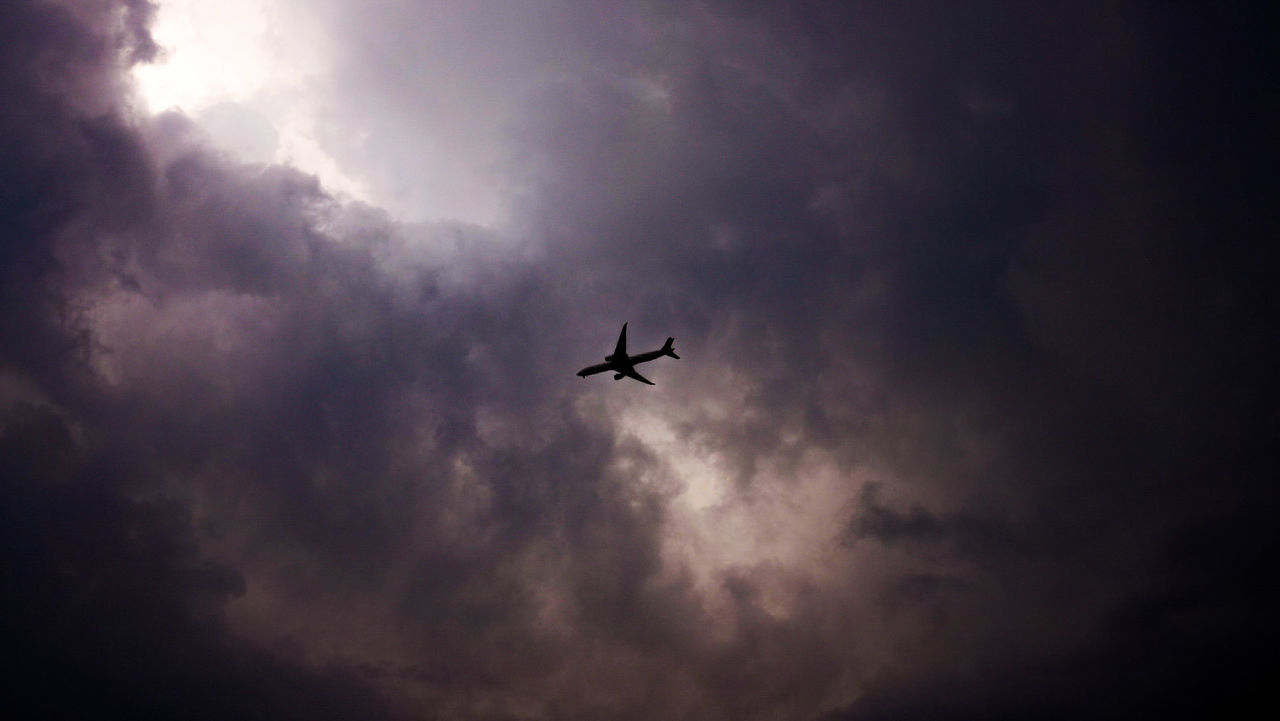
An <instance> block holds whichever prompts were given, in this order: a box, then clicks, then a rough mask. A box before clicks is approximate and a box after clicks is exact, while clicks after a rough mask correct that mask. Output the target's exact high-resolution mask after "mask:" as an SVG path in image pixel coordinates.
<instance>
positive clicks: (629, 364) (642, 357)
mask: <svg viewBox="0 0 1280 721" xmlns="http://www.w3.org/2000/svg"><path fill="white" fill-rule="evenodd" d="M661 356H662V351H660V350H651V351H649V352H648V353H640V354H637V355H633V356H627V357H626V360H620V359H618V358H615V357H613V356H609V357H608V358H606V359H605V362H604V363H597V364H596V365H593V366H587V367H586V368H583V369H582V370H580V371H578V375H580V376H582V377H584V378H585V377H586V376H590V375H595V374H596V373H604V372H606V371H613V372H615V373H617V372H620V371H624V370H629V369H631V368H634V367H636V364H638V363H647V362H649V361H651V360H653V359H655V358H659V357H661Z"/></svg>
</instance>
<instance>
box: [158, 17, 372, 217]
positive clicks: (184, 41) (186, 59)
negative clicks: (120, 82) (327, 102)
mask: <svg viewBox="0 0 1280 721" xmlns="http://www.w3.org/2000/svg"><path fill="white" fill-rule="evenodd" d="M152 35H153V36H154V37H155V39H156V42H157V43H159V45H160V46H161V48H162V51H161V55H160V57H159V58H158V59H157V61H156V62H155V63H153V64H150V65H139V66H137V67H136V68H134V71H133V76H134V79H135V81H136V82H137V85H138V90H139V94H140V95H141V98H142V101H143V103H144V105H145V108H146V110H148V111H150V112H162V111H165V110H172V109H177V110H179V111H181V112H183V113H184V114H186V115H187V116H189V117H191V118H192V119H194V120H196V121H197V122H198V123H199V124H200V125H201V127H202V128H203V129H204V130H205V131H206V132H207V133H208V134H209V135H210V137H211V138H212V139H213V140H214V142H215V143H217V144H218V145H219V146H220V147H221V148H223V149H224V150H227V151H230V152H232V153H234V154H235V155H237V156H238V157H239V158H240V159H242V160H245V161H249V162H278V163H287V164H290V165H293V166H295V167H297V168H299V169H301V170H303V171H304V172H308V173H313V174H315V175H316V176H317V177H319V179H320V181H321V182H322V183H323V184H324V186H325V188H326V189H327V190H328V191H329V192H337V193H340V194H342V195H346V196H350V197H352V198H355V199H358V200H362V201H365V202H376V198H373V197H372V195H371V193H370V191H369V189H368V188H367V186H366V185H365V184H364V183H363V182H361V181H360V180H358V179H357V177H356V175H357V174H358V173H353V171H352V169H349V168H343V167H341V166H340V165H339V163H338V162H337V161H336V160H335V159H334V158H333V157H332V156H331V155H330V154H329V153H328V152H326V151H325V149H324V148H323V146H322V144H321V142H320V141H319V139H318V135H319V133H318V128H317V126H316V117H317V116H318V114H319V112H318V108H317V107H315V106H316V99H315V98H314V96H313V93H312V92H311V90H312V86H313V85H314V82H315V78H317V77H319V76H320V75H322V74H323V73H324V72H325V70H326V63H325V45H326V43H325V39H324V36H323V33H321V32H320V31H319V30H318V28H317V27H315V26H314V25H309V24H308V23H307V22H306V19H305V18H298V17H294V16H293V15H288V16H287V17H286V15H285V9H284V8H282V7H280V6H279V5H274V4H272V3H270V2H269V0H227V1H226V2H220V3H205V2H200V1H199V0H162V1H161V2H159V10H158V12H157V14H156V19H155V23H154V26H153V28H152Z"/></svg>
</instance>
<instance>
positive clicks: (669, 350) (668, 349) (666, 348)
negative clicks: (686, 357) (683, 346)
mask: <svg viewBox="0 0 1280 721" xmlns="http://www.w3.org/2000/svg"><path fill="white" fill-rule="evenodd" d="M675 342H676V339H675V338H668V339H667V342H666V343H664V344H663V345H662V352H663V354H665V355H669V356H671V357H672V358H675V359H676V360H680V356H678V355H676V351H675V349H674V348H673V347H672V346H671V344H672V343H675Z"/></svg>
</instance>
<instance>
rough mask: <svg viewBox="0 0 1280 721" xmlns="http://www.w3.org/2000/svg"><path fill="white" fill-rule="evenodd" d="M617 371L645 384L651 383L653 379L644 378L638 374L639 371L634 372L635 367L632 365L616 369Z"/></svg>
mask: <svg viewBox="0 0 1280 721" xmlns="http://www.w3.org/2000/svg"><path fill="white" fill-rule="evenodd" d="M618 372H619V373H621V374H622V375H624V376H627V377H628V378H635V379H636V380H638V381H640V382H641V383H644V384H647V385H653V381H651V380H649V379H648V378H645V377H644V376H642V375H640V374H639V373H636V369H635V368H634V367H629V368H626V369H625V370H620V371H618Z"/></svg>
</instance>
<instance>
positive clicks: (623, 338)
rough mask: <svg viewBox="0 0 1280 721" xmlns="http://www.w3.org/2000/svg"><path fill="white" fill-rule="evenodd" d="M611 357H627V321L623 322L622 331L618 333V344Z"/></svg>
mask: <svg viewBox="0 0 1280 721" xmlns="http://www.w3.org/2000/svg"><path fill="white" fill-rule="evenodd" d="M611 357H612V358H619V359H622V358H626V357H627V324H626V323H623V324H622V332H621V333H619V334H618V345H617V347H615V348H614V349H613V355H612V356H611Z"/></svg>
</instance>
